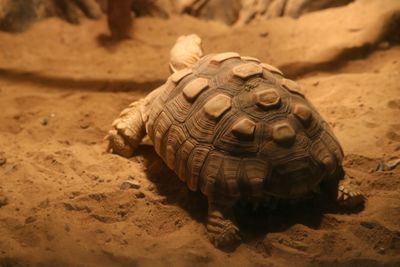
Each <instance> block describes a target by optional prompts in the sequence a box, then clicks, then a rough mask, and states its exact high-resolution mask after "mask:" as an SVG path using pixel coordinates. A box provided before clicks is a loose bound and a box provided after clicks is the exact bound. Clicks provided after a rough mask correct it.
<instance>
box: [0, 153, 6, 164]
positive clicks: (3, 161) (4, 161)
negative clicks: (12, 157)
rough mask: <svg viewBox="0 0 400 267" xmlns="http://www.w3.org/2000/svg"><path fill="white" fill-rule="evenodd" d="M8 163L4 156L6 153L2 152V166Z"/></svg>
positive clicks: (0, 159) (0, 154)
mask: <svg viewBox="0 0 400 267" xmlns="http://www.w3.org/2000/svg"><path fill="white" fill-rule="evenodd" d="M6 162H7V158H6V156H5V154H4V152H0V166H3V165H4V164H6Z"/></svg>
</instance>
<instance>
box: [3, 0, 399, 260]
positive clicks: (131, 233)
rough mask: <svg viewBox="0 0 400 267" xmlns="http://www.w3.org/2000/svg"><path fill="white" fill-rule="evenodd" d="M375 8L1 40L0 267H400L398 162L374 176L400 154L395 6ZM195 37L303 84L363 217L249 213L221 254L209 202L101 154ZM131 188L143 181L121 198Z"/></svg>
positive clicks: (148, 163)
mask: <svg viewBox="0 0 400 267" xmlns="http://www.w3.org/2000/svg"><path fill="white" fill-rule="evenodd" d="M379 2H382V1H372V0H364V1H358V2H357V3H356V4H352V5H350V6H347V7H341V8H335V9H328V10H324V11H320V12H315V13H312V14H309V15H306V16H304V17H302V18H301V19H300V20H298V21H296V20H292V19H288V18H279V19H274V20H271V21H268V22H258V23H253V24H251V25H248V26H246V27H244V28H239V29H231V28H228V27H227V26H225V25H222V24H219V23H215V22H206V21H199V20H197V19H193V18H190V17H172V18H171V19H169V20H160V19H155V18H140V19H138V20H136V21H135V27H134V36H135V39H134V40H130V41H126V42H124V43H121V44H113V43H111V42H110V41H109V40H108V39H107V37H106V36H104V34H106V33H107V28H106V19H104V18H103V19H102V20H100V21H88V20H87V21H84V22H83V24H82V25H80V26H72V25H69V24H67V23H65V22H63V21H61V20H58V19H49V20H45V21H43V22H40V23H38V24H35V25H34V26H33V27H31V28H30V29H29V30H28V31H27V32H24V33H21V34H15V35H13V34H8V33H0V111H1V112H0V122H1V123H0V266H29V265H30V266H400V166H399V167H397V168H394V169H393V170H388V171H376V168H377V166H378V165H379V163H380V162H382V161H385V162H386V161H388V160H391V159H393V158H399V157H400V120H399V118H398V116H399V114H400V46H399V45H398V44H397V45H396V44H395V43H393V42H387V41H386V40H389V41H393V40H394V38H391V37H393V36H394V34H395V33H396V32H395V31H392V32H390V34H389V35H388V34H383V33H385V32H387V29H388V28H387V27H386V24H385V22H388V21H390V22H391V23H393V20H392V18H393V16H394V14H397V13H396V12H399V10H400V5H399V2H398V1H395V0H394V1H390V0H388V1H386V2H385V6H383V5H382V4H379ZM363 14H368V16H363ZM339 17H340V18H342V19H338V20H337V21H336V22H335V21H333V19H334V18H339ZM365 18H368V19H365ZM352 22H354V23H357V25H355V24H351V23H352ZM349 24H351V25H349ZM391 25H392V24H391ZM327 29H328V30H327ZM329 29H330V30H329ZM397 30H398V32H400V30H399V28H397ZM192 32H196V33H198V34H199V35H200V36H202V37H203V39H204V47H205V50H206V52H219V51H227V50H232V51H238V52H240V53H242V54H243V55H248V56H256V57H259V58H260V59H262V60H263V61H265V62H269V63H272V64H275V65H277V66H279V67H281V68H282V69H283V70H284V71H285V72H286V73H287V74H288V76H289V77H291V78H295V79H296V80H297V81H298V82H299V83H300V84H301V85H302V87H303V90H304V92H305V93H306V95H307V96H308V98H309V99H310V100H311V101H312V102H313V103H314V104H315V106H316V107H317V108H318V110H320V112H321V113H322V115H323V116H324V117H325V118H326V120H327V121H328V122H329V123H330V124H331V125H332V127H333V129H334V131H335V133H336V134H337V136H338V138H339V140H340V142H341V143H342V145H343V147H344V150H345V153H346V160H345V167H346V168H347V171H348V174H349V176H350V177H351V178H352V179H353V181H354V182H355V183H357V184H358V185H359V186H360V189H361V190H362V191H363V192H364V193H365V195H366V196H367V198H368V199H367V202H366V205H365V208H364V209H363V210H361V211H360V212H358V213H355V214H346V213H342V212H338V211H333V210H329V209H326V208H325V207H324V203H320V202H318V201H313V202H311V203H309V202H307V203H304V204H302V205H300V206H295V207H287V208H286V209H284V210H280V211H278V212H274V213H272V214H269V215H264V214H260V213H259V212H256V213H248V214H242V215H241V216H239V217H240V218H239V221H240V222H241V226H242V229H243V243H242V244H241V245H240V246H239V247H237V248H236V249H235V250H233V251H221V250H218V249H216V248H214V247H213V246H212V245H211V244H210V243H209V241H208V239H207V236H206V231H205V228H204V222H205V220H206V201H205V199H204V197H202V196H201V195H200V194H197V193H192V192H189V191H188V190H187V188H186V187H185V186H184V185H183V184H182V183H181V182H180V181H179V180H178V178H177V177H176V176H175V175H174V174H173V173H172V172H171V171H169V170H168V169H167V167H166V166H165V165H163V163H162V162H161V160H160V159H159V158H158V157H157V155H156V154H155V152H154V151H153V148H152V147H151V146H149V145H143V146H141V147H140V149H139V151H138V152H137V154H136V155H135V156H134V157H132V158H130V159H125V158H122V157H119V156H116V155H112V154H108V153H105V152H104V151H105V143H104V142H103V137H104V136H105V134H106V133H107V131H108V129H109V128H110V124H111V122H112V121H113V119H114V118H115V117H116V116H117V115H118V113H119V112H120V110H122V109H123V108H124V107H125V106H126V105H128V104H129V103H130V102H132V101H134V100H136V99H138V98H141V97H143V96H144V95H146V94H147V93H148V92H150V91H151V90H152V89H154V88H156V87H157V86H158V85H160V84H161V83H162V82H163V81H164V80H165V79H166V77H167V76H168V73H169V72H168V58H169V49H170V48H171V46H172V44H173V43H174V41H175V39H176V38H177V37H178V36H179V35H180V34H185V33H192ZM389 37H390V38H389ZM128 179H134V180H135V181H137V182H138V183H139V185H135V188H128V189H126V188H125V189H123V188H121V184H123V182H124V181H126V180H128ZM137 187H138V188H137Z"/></svg>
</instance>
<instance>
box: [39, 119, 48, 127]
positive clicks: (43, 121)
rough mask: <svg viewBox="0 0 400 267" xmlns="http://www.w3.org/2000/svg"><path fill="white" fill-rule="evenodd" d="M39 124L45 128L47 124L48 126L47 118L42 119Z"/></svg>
mask: <svg viewBox="0 0 400 267" xmlns="http://www.w3.org/2000/svg"><path fill="white" fill-rule="evenodd" d="M40 124H41V125H43V126H46V125H47V124H49V119H48V118H47V117H44V118H42V119H41V120H40Z"/></svg>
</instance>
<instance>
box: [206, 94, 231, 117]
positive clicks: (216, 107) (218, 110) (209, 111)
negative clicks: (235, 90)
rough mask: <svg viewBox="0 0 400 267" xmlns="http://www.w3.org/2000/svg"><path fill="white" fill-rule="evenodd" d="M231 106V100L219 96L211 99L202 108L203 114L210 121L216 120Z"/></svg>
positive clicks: (225, 96)
mask: <svg viewBox="0 0 400 267" xmlns="http://www.w3.org/2000/svg"><path fill="white" fill-rule="evenodd" d="M231 106H232V103H231V98H230V97H229V96H227V95H224V94H219V95H216V96H214V97H213V98H211V99H210V100H209V101H208V102H207V103H206V104H205V105H204V107H203V110H204V112H205V114H206V115H207V116H208V117H209V118H211V119H214V120H216V119H218V118H219V117H221V115H222V114H224V113H225V112H226V111H228V110H229V109H230V108H231Z"/></svg>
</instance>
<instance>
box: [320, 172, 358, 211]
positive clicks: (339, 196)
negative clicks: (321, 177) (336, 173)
mask: <svg viewBox="0 0 400 267" xmlns="http://www.w3.org/2000/svg"><path fill="white" fill-rule="evenodd" d="M321 189H322V191H323V192H324V193H326V194H327V195H328V196H329V198H330V199H331V200H332V201H333V202H334V203H335V204H336V205H337V206H339V207H340V208H344V209H347V210H349V211H352V210H357V209H359V208H362V207H363V205H364V202H365V198H364V196H363V195H362V193H361V192H360V191H359V190H357V189H356V186H354V185H351V184H350V181H349V179H348V177H347V175H345V177H344V179H342V180H336V179H332V180H331V181H324V182H323V183H322V185H321Z"/></svg>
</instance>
